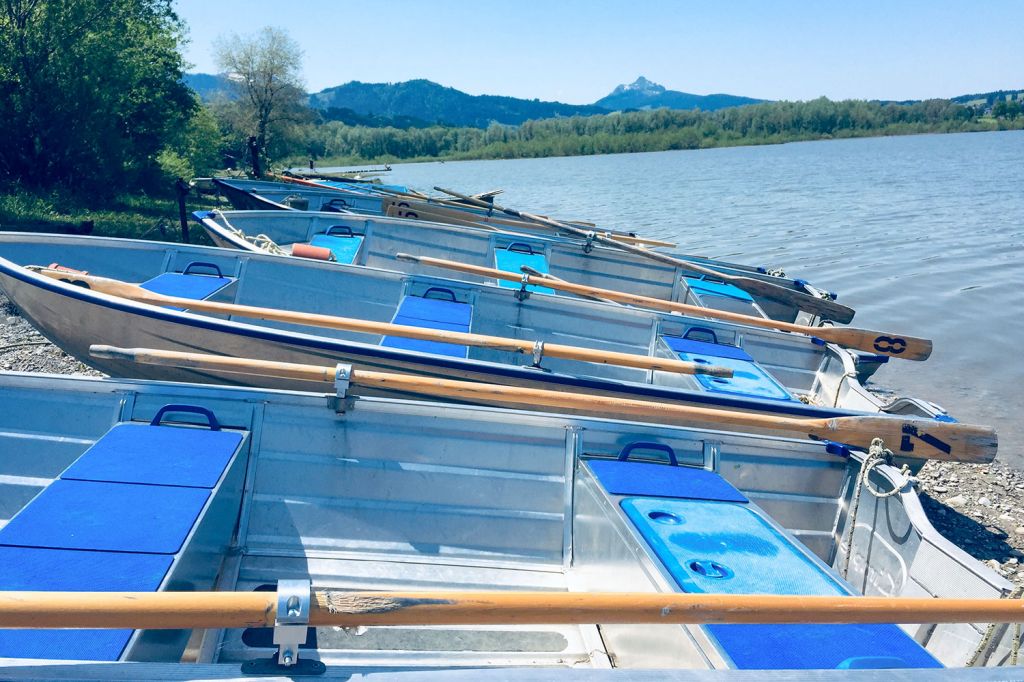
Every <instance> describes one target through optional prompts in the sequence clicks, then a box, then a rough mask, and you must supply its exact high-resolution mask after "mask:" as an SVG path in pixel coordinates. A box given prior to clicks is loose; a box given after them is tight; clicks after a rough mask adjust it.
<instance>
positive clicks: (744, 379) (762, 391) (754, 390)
mask: <svg viewBox="0 0 1024 682" xmlns="http://www.w3.org/2000/svg"><path fill="white" fill-rule="evenodd" d="M662 338H663V339H664V340H665V342H666V343H667V344H668V346H669V348H671V349H672V350H673V352H675V354H676V356H678V357H679V359H680V360H684V361H687V362H696V363H698V364H706V365H718V366H720V367H728V368H729V369H731V370H732V371H733V375H732V376H731V377H729V378H725V377H713V376H709V375H707V374H695V375H693V376H694V378H695V379H696V380H697V382H698V383H699V384H700V385H701V387H702V388H703V389H704V390H705V391H710V392H713V393H727V394H730V395H742V396H749V397H751V398H766V399H768V400H786V401H793V400H795V398H793V396H792V395H790V393H789V391H787V390H786V388H785V387H784V386H783V385H782V384H780V383H779V382H778V381H776V380H775V377H773V376H772V375H770V374H768V372H766V371H764V369H763V368H762V367H761V366H760V365H758V364H757V363H756V362H754V359H753V358H752V357H750V355H748V354H747V352H746V351H744V350H743V349H742V348H737V347H736V346H726V345H723V344H718V343H707V342H705V341H693V340H690V339H682V338H678V337H673V336H663V337H662Z"/></svg>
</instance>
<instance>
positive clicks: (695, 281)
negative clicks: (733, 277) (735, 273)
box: [683, 277, 754, 302]
mask: <svg viewBox="0 0 1024 682" xmlns="http://www.w3.org/2000/svg"><path fill="white" fill-rule="evenodd" d="M683 279H684V280H686V286H687V287H689V288H690V290H691V291H692V292H693V293H694V294H696V295H697V296H724V297H726V298H735V299H737V300H740V301H750V302H753V300H754V299H753V297H751V295H750V294H748V293H747V292H745V291H743V289H740V288H739V287H736V286H733V285H732V284H728V283H726V282H710V281H708V280H706V279H700V278H695V277H684V278H683Z"/></svg>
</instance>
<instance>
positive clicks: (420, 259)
mask: <svg viewBox="0 0 1024 682" xmlns="http://www.w3.org/2000/svg"><path fill="white" fill-rule="evenodd" d="M395 258H397V259H399V260H407V261H413V262H416V263H421V264H423V265H430V266H433V267H438V268H445V269H448V270H455V271H457V272H465V273H469V274H473V275H479V276H480V277H488V278H492V279H501V280H505V281H509V282H521V281H522V280H523V276H522V275H516V274H515V273H512V272H506V271H504V270H498V269H495V268H487V267H483V266H480V265H471V264H469V263H460V262H457V261H452V260H445V259H443V258H432V257H430V256H411V255H409V254H405V253H399V254H396V255H395ZM528 283H529V284H535V285H537V286H544V287H548V288H550V289H555V290H556V291H564V292H567V293H571V294H576V295H578V296H586V297H590V298H598V299H602V300H610V301H616V302H618V303H627V304H630V305H636V306H643V307H645V308H651V309H654V310H664V311H667V312H677V313H685V314H689V315H699V316H701V317H710V318H713V319H717V320H725V321H728V322H738V323H740V324H745V325H748V326H751V327H761V328H764V329H776V330H779V331H786V332H795V333H798V334H806V335H808V336H816V337H818V338H820V339H823V340H825V341H831V342H833V343H838V344H840V345H843V346H846V347H848V348H857V349H859V350H865V351H869V352H872V353H878V354H881V355H888V356H891V357H896V358H903V359H905V360H926V359H927V358H928V357H929V356H930V355H931V352H932V342H931V341H929V340H928V339H922V338H918V337H914V336H907V335H906V334H895V333H892V332H877V331H871V330H867V329H855V328H852V327H808V326H805V325H799V324H792V323H790V322H782V321H778V320H769V319H765V318H763V317H754V316H752V315H743V314H742V313H734V312H729V311H727V310H718V309H716V308H702V307H700V306H694V305H688V304H686V303H676V302H675V301H666V300H664V299H660V298H651V297H650V296H641V295H639V294H629V293H625V292H622V291H615V290H613V289H603V288H600V287H592V286H587V285H583V284H576V283H573V282H567V281H566V280H564V279H560V278H558V277H553V276H551V275H546V274H541V273H537V274H536V275H533V274H531V275H530V277H529V278H528Z"/></svg>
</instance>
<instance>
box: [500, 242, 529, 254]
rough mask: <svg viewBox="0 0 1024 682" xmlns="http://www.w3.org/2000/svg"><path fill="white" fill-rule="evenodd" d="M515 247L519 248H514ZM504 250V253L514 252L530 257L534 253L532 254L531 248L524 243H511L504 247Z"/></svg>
mask: <svg viewBox="0 0 1024 682" xmlns="http://www.w3.org/2000/svg"><path fill="white" fill-rule="evenodd" d="M517 246H518V247H519V248H516V247H517ZM524 249H525V251H524ZM505 250H506V251H515V252H516V253H528V254H530V255H531V256H532V255H533V253H534V252H533V247H532V246H530V245H529V244H527V243H526V242H512V243H511V244H509V245H508V246H506V247H505Z"/></svg>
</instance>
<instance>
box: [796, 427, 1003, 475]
mask: <svg viewBox="0 0 1024 682" xmlns="http://www.w3.org/2000/svg"><path fill="white" fill-rule="evenodd" d="M826 422H827V424H826V426H825V428H822V429H816V430H814V431H812V432H811V435H812V436H814V437H817V438H824V439H828V440H834V441H839V442H842V443H849V444H850V445H855V446H857V447H860V448H863V449H867V447H868V446H869V445H870V444H871V441H872V440H873V439H875V438H881V439H882V440H884V441H885V446H886V447H887V448H889V449H890V450H892V452H893V454H894V455H896V456H897V457H908V458H913V459H937V460H943V461H948V462H971V463H975V464H985V463H988V462H991V461H992V460H994V459H995V458H996V453H997V451H998V448H999V439H998V436H997V435H996V432H995V429H993V428H992V427H990V426H977V425H974V424H960V423H957V422H947V421H939V420H937V419H935V420H932V419H903V418H900V417H890V416H877V417H875V416H866V417H839V418H836V419H829V420H826Z"/></svg>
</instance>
